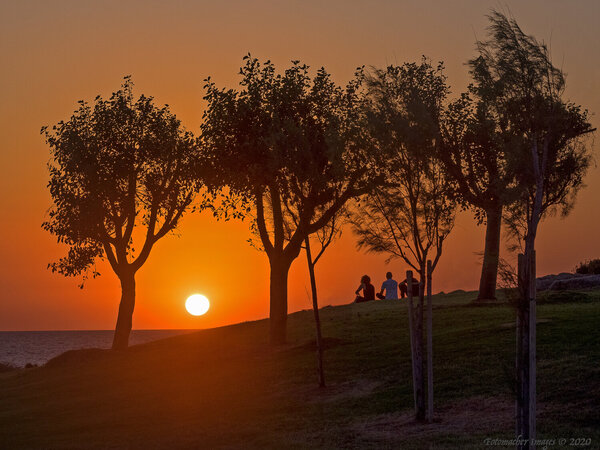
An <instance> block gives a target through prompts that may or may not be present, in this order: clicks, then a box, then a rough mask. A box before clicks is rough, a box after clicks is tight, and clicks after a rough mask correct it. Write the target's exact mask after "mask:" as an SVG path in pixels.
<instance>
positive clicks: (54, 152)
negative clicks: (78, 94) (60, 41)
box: [42, 78, 197, 276]
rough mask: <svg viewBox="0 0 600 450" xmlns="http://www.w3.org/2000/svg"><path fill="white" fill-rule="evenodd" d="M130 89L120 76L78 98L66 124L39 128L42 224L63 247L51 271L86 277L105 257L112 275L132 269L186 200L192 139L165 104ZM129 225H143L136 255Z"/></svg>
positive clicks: (168, 228) (170, 225)
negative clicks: (43, 163)
mask: <svg viewBox="0 0 600 450" xmlns="http://www.w3.org/2000/svg"><path fill="white" fill-rule="evenodd" d="M132 86H133V84H132V82H131V80H130V79H129V78H126V79H125V82H124V84H123V86H122V87H121V89H120V90H118V91H117V92H115V93H113V94H112V96H111V97H110V99H108V100H104V99H102V98H101V97H99V96H98V97H96V99H95V101H94V104H93V105H90V104H88V103H87V102H84V101H80V102H79V108H78V110H77V111H76V112H75V113H74V114H73V116H72V117H71V118H70V119H69V120H68V121H66V122H63V121H61V122H59V123H58V124H57V125H55V126H53V127H52V128H48V127H44V128H42V133H43V134H44V136H45V137H46V142H47V144H48V146H49V147H50V152H51V161H50V163H49V164H48V169H49V171H50V181H49V182H48V187H49V189H50V195H51V196H52V201H53V206H52V208H51V209H50V211H49V213H48V220H47V221H45V222H44V223H43V228H44V229H46V230H47V231H49V232H50V233H52V234H54V235H55V236H56V237H57V239H58V242H60V243H64V244H67V245H68V246H69V251H68V254H67V256H66V257H63V258H61V259H60V260H59V261H58V262H55V263H52V264H50V268H51V269H52V271H53V272H58V273H60V274H62V275H66V276H76V275H81V274H86V272H87V271H89V269H91V268H93V267H94V262H95V261H96V260H97V259H104V258H106V259H108V261H109V263H110V264H111V266H112V268H113V269H114V270H115V272H116V273H117V274H118V273H119V271H120V270H122V269H124V268H125V267H131V268H132V269H133V270H137V269H139V267H141V266H142V264H143V263H144V262H145V261H146V259H147V258H148V255H149V253H150V250H151V248H152V246H153V245H154V243H155V242H156V241H157V240H158V239H160V238H161V237H163V236H165V235H166V234H167V233H169V232H170V231H172V230H173V229H174V228H175V227H176V226H177V223H178V222H179V220H180V218H181V216H182V214H183V213H184V212H185V210H186V209H187V208H188V207H189V206H190V204H191V203H192V200H193V198H194V191H195V188H196V182H195V181H194V180H193V179H192V177H191V174H192V171H193V169H194V165H195V164H196V159H197V147H196V144H195V140H194V137H193V136H192V135H191V134H190V133H189V132H186V131H184V130H183V128H182V126H181V123H180V121H179V120H177V118H176V117H175V116H174V115H173V114H172V113H171V112H170V111H169V109H168V107H167V106H164V107H162V108H158V107H156V106H155V105H154V103H153V99H152V97H146V96H143V95H142V96H140V97H139V98H138V99H134V98H133V93H132ZM136 224H137V225H138V226H142V227H143V228H145V230H146V232H145V233H144V239H143V241H142V243H141V245H140V246H139V247H138V250H139V251H137V252H136V249H135V248H134V234H135V233H134V230H135V229H136ZM93 274H94V275H97V274H98V273H97V272H96V271H95V270H94V271H93Z"/></svg>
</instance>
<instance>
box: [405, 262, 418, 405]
mask: <svg viewBox="0 0 600 450" xmlns="http://www.w3.org/2000/svg"><path fill="white" fill-rule="evenodd" d="M412 282H413V273H412V270H407V271H406V285H407V290H406V294H407V297H408V303H407V305H408V333H409V340H410V362H411V367H412V379H413V400H414V404H415V415H416V414H417V411H418V407H417V369H416V358H415V353H416V352H415V332H414V330H415V324H414V323H413V322H414V317H415V316H414V314H413V311H414V306H413V291H412Z"/></svg>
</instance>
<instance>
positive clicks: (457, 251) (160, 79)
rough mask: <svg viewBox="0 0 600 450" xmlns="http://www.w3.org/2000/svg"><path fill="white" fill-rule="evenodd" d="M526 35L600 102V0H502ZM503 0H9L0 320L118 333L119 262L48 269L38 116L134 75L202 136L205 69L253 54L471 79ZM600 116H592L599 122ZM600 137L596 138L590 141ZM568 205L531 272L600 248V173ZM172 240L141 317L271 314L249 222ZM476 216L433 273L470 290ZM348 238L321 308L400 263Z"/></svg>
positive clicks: (204, 223)
mask: <svg viewBox="0 0 600 450" xmlns="http://www.w3.org/2000/svg"><path fill="white" fill-rule="evenodd" d="M502 4H503V5H509V7H510V10H511V11H512V13H513V14H514V15H515V17H516V18H517V20H518V22H519V24H520V25H521V26H522V27H523V28H524V29H525V31H526V32H528V33H532V34H534V35H536V36H537V37H538V38H540V39H545V40H546V41H550V44H551V48H552V53H553V55H554V59H555V61H556V62H557V63H558V64H559V65H561V66H562V67H563V69H564V70H565V71H566V73H567V75H568V78H567V83H568V89H567V96H568V97H569V98H571V99H572V100H574V101H576V102H578V103H581V104H582V105H584V106H585V107H586V108H588V109H590V110H591V111H593V112H596V113H598V112H600V98H599V95H598V93H599V88H600V86H599V83H600V52H599V50H600V28H598V26H597V22H598V19H600V2H598V1H597V0H588V1H584V0H575V1H570V2H565V1H560V0H537V1H527V2H521V1H508V2H502ZM498 5H500V2H497V1H496V0H494V1H482V0H470V1H466V0H457V1H452V2H448V1H445V0H438V1H433V0H429V1H411V2H409V1H384V0H381V1H375V0H371V1H348V0H344V1H327V2H323V1H307V0H304V1H285V2H281V1H275V0H273V1H229V2H217V1H213V2H200V1H196V2H193V1H189V2H184V1H179V2H164V1H161V2H159V1H150V0H146V1H143V2H142V1H140V2H133V1H128V2H121V1H102V2H81V1H58V2H46V1H39V2H35V1H18V0H13V1H7V0H4V1H2V2H0V56H1V70H0V211H1V214H2V216H1V220H0V236H1V241H0V264H1V270H0V330H39V329H45V330H47V329H110V328H113V327H114V322H115V319H116V312H117V305H118V300H119V296H120V293H119V284H118V281H117V279H116V277H115V276H114V274H112V273H111V271H110V269H109V267H108V266H101V267H100V269H101V270H100V271H101V272H102V276H101V277H100V278H98V279H97V280H93V281H90V282H88V283H87V285H86V287H85V289H84V290H79V289H78V288H77V284H78V280H76V279H68V278H63V277H61V276H58V275H53V274H51V273H50V272H49V271H48V270H47V269H46V264H47V263H48V262H50V261H52V260H54V259H56V258H58V257H60V256H62V255H63V253H64V249H63V248H61V247H59V246H58V245H57V244H56V243H55V239H54V238H53V237H52V236H50V235H49V234H48V233H46V232H44V231H43V230H42V229H41V227H40V224H41V223H42V221H43V220H44V217H45V213H46V211H47V209H48V208H49V206H50V197H49V194H48V192H47V189H46V182H47V173H46V172H47V170H46V162H47V161H48V157H49V153H48V149H47V148H46V147H45V145H44V142H43V139H42V137H41V136H40V134H39V129H40V127H41V126H42V125H45V124H54V123H56V122H58V121H59V120H61V119H68V117H70V115H71V113H72V112H73V110H74V109H75V106H76V101H77V100H79V99H88V100H92V99H93V98H94V97H95V96H96V95H97V94H102V95H109V94H110V93H111V92H112V91H113V90H116V89H117V88H118V87H119V84H120V82H121V80H122V77H123V76H124V75H128V74H131V75H132V76H133V80H134V82H135V92H136V93H137V94H141V93H145V94H147V95H153V96H154V97H155V98H156V101H157V103H159V104H162V103H168V104H169V105H171V108H172V110H173V112H174V113H176V114H177V116H178V117H179V118H180V119H182V121H183V123H184V124H185V126H186V127H187V128H189V129H190V130H192V131H194V132H197V131H198V126H199V124H200V118H201V113H202V108H203V103H202V101H201V98H202V95H203V91H202V85H203V82H202V80H203V79H204V78H205V77H206V76H208V75H211V76H212V78H213V79H214V80H215V81H216V83H217V84H218V85H221V86H223V85H225V86H232V87H233V86H235V85H236V84H237V81H238V78H237V72H238V69H239V66H240V64H241V58H242V56H244V55H245V54H246V53H247V52H249V51H250V52H251V53H252V54H253V55H254V56H257V57H259V58H261V59H267V58H268V59H271V60H273V61H274V62H275V63H276V64H277V65H278V67H284V66H286V65H287V64H288V61H289V60H291V59H301V60H302V61H303V62H305V63H307V64H309V65H310V66H312V67H319V66H325V67H326V68H327V69H328V70H329V71H330V72H331V73H332V74H333V76H334V77H335V78H336V79H337V80H338V81H339V82H340V83H345V82H346V81H347V80H348V79H349V78H350V77H351V76H352V73H353V71H354V69H355V67H357V66H359V65H363V64H366V65H377V66H383V65H386V64H388V63H402V62H405V61H412V60H418V59H419V58H420V56H421V55H422V54H425V55H427V56H429V57H431V58H432V59H433V60H440V59H442V60H443V61H445V63H446V67H447V75H448V76H449V83H450V84H451V85H452V87H453V91H454V92H455V93H457V92H459V91H460V90H461V89H463V88H464V86H465V84H466V82H467V76H466V68H465V66H464V62H465V61H466V60H467V59H468V58H469V57H470V56H472V55H473V49H474V40H475V37H476V36H477V37H480V38H481V37H483V36H484V27H485V24H486V19H485V17H484V15H485V14H486V13H487V12H488V11H489V9H490V8H491V7H498ZM593 122H594V125H595V126H598V125H599V123H598V118H597V116H594V117H593ZM596 148H597V144H596ZM586 181H587V184H588V187H587V188H586V189H585V190H584V191H583V192H581V194H580V195H579V198H578V203H577V206H576V208H575V209H574V211H573V212H572V213H571V215H570V216H569V217H568V218H567V219H564V220H561V219H559V218H551V219H549V220H548V221H546V222H545V223H543V225H542V228H541V231H540V234H539V237H538V273H539V274H546V273H550V272H556V271H568V270H571V269H573V267H574V266H575V265H576V264H577V263H578V262H579V261H581V260H583V259H588V258H594V257H600V234H599V233H598V232H597V229H598V223H600V212H599V208H598V205H599V202H600V201H599V200H598V192H599V191H600V189H599V188H600V169H598V168H597V167H594V168H592V170H591V171H590V173H589V175H588V177H587V180H586ZM178 235H179V236H178V237H177V236H168V237H166V238H164V239H162V240H161V241H159V242H158V244H157V245H156V246H155V248H154V250H153V253H152V254H151V255H150V258H149V260H148V262H147V263H146V265H145V266H144V267H143V268H142V269H141V271H140V272H139V273H138V276H137V286H138V289H137V304H136V310H135V314H134V328H206V327H213V326H218V325H223V324H228V323H235V322H240V321H244V320H252V319H257V318H261V317H265V316H266V315H267V314H268V264H267V258H266V255H264V254H261V253H259V252H257V251H256V250H253V249H252V248H250V247H249V246H248V245H247V243H246V239H247V238H248V237H249V233H248V227H247V224H244V223H239V222H229V223H216V222H215V221H214V220H213V219H212V218H211V217H210V216H209V215H208V214H205V215H197V216H188V217H186V218H185V219H184V221H183V223H182V226H181V227H180V229H179V231H178ZM482 248H483V229H482V228H477V227H476V226H475V225H474V223H473V221H472V219H471V218H470V216H469V214H461V215H460V216H459V219H458V222H457V225H456V228H455V230H454V232H453V233H452V235H451V237H450V238H449V240H448V242H447V246H446V248H445V251H444V256H443V257H442V260H441V262H440V265H439V266H438V269H437V271H436V275H435V278H434V283H435V284H434V291H439V290H444V291H449V290H453V289H459V288H463V289H475V288H476V286H477V283H478V275H479V262H478V261H479V260H478V256H476V255H475V253H476V252H479V251H481V250H482ZM384 260H385V257H384V256H378V255H364V254H361V253H359V252H358V251H357V250H355V247H354V239H353V236H352V233H351V231H350V230H346V231H345V233H344V236H343V237H342V239H341V240H340V241H339V242H337V243H336V244H335V245H334V246H333V247H331V249H330V250H328V253H327V254H326V255H325V256H324V257H323V259H322V260H321V261H320V262H319V265H318V266H317V277H318V280H319V283H320V284H319V288H320V295H321V304H322V305H326V304H341V303H347V302H349V301H350V300H351V299H352V298H353V292H354V289H355V288H356V285H358V280H359V278H360V276H361V275H362V274H363V273H368V274H369V275H371V277H372V278H373V280H374V282H375V284H376V286H377V287H379V285H380V283H381V281H383V277H384V273H385V271H386V270H388V269H389V270H392V272H394V273H395V274H398V276H397V278H400V276H399V275H400V272H402V271H404V270H406V267H405V265H404V264H402V263H400V262H393V263H391V264H390V265H389V266H386V265H385V264H384ZM305 266H306V262H305V261H304V260H303V259H302V258H299V259H298V260H297V261H296V262H295V263H294V265H293V266H292V271H291V276H290V286H289V306H290V311H295V310H298V309H305V308H308V307H310V301H309V297H308V287H309V285H308V277H307V273H306V270H305ZM195 292H199V293H203V294H205V295H207V296H208V297H209V298H210V299H211V301H212V308H211V310H210V311H209V313H208V314H206V315H205V316H202V317H191V316H189V315H188V314H187V313H186V312H185V310H184V307H183V305H184V301H185V298H186V297H187V296H188V295H189V294H192V293H195Z"/></svg>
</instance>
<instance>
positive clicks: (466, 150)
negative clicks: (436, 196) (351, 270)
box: [438, 62, 517, 301]
mask: <svg viewBox="0 0 600 450" xmlns="http://www.w3.org/2000/svg"><path fill="white" fill-rule="evenodd" d="M471 64H475V63H474V62H471ZM471 73H472V75H473V77H474V82H475V84H474V85H471V86H469V90H468V92H466V93H464V94H463V95H462V96H461V97H460V98H459V99H458V100H455V101H454V102H452V103H451V104H450V105H449V106H448V107H447V108H446V110H445V114H444V120H443V121H442V135H443V139H442V145H440V146H439V152H438V158H439V159H440V161H441V162H442V163H443V165H444V169H445V171H446V173H447V174H448V176H449V178H450V179H451V180H452V181H453V186H454V191H455V195H456V198H457V200H458V201H459V202H460V203H461V204H462V206H463V207H465V208H469V209H471V210H473V211H474V212H475V217H476V219H477V222H478V224H481V223H484V222H485V224H486V232H485V247H484V253H483V264H482V267H481V276H480V280H479V294H478V296H477V300H478V301H481V300H488V299H495V298H496V281H497V278H498V264H499V260H500V236H501V226H502V211H503V208H504V206H505V205H506V204H509V203H510V202H511V201H514V199H515V196H516V189H517V184H516V173H515V167H514V164H511V162H512V161H511V151H512V150H513V146H514V138H513V136H512V135H511V134H510V132H507V130H506V129H505V128H504V124H505V122H506V118H505V117H504V115H505V114H506V111H504V109H503V104H497V103H495V101H496V100H498V98H497V97H496V92H495V90H494V89H493V88H491V87H490V86H488V83H487V79H485V78H482V74H481V73H480V72H479V71H472V72H471Z"/></svg>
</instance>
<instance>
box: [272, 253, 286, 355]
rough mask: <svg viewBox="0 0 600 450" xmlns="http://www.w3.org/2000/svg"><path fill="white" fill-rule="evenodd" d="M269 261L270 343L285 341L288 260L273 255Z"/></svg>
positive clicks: (279, 343)
mask: <svg viewBox="0 0 600 450" xmlns="http://www.w3.org/2000/svg"><path fill="white" fill-rule="evenodd" d="M269 262H270V263H271V284H270V290H269V294H270V311H269V331H270V338H271V344H272V345H282V344H285V341H286V327H287V282H288V272H289V270H290V265H291V263H290V262H287V261H285V259H284V258H277V257H273V258H271V259H270V261H269Z"/></svg>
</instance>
